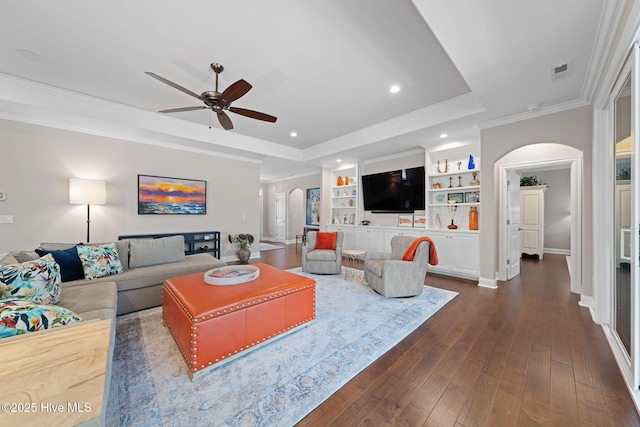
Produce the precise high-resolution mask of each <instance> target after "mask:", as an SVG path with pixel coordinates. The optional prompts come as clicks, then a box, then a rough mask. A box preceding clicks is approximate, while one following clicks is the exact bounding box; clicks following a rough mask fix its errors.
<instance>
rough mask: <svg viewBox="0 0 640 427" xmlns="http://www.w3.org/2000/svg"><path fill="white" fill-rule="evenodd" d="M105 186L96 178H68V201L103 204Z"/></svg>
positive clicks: (72, 202) (81, 203)
mask: <svg viewBox="0 0 640 427" xmlns="http://www.w3.org/2000/svg"><path fill="white" fill-rule="evenodd" d="M106 201H107V186H106V183H105V182H104V181H100V180H97V179H80V178H71V179H69V203H70V204H72V205H104V204H105V203H106Z"/></svg>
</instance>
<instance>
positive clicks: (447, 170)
mask: <svg viewBox="0 0 640 427" xmlns="http://www.w3.org/2000/svg"><path fill="white" fill-rule="evenodd" d="M447 172H449V161H448V160H447V159H444V173H447Z"/></svg>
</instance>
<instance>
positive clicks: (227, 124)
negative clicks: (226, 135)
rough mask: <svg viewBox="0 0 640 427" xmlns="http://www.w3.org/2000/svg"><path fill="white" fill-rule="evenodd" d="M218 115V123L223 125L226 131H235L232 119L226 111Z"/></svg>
mask: <svg viewBox="0 0 640 427" xmlns="http://www.w3.org/2000/svg"><path fill="white" fill-rule="evenodd" d="M217 114H218V121H219V122H220V124H221V125H222V127H223V128H224V129H225V130H231V129H233V123H231V119H230V118H229V116H228V115H227V113H225V112H224V111H220V112H219V113H217Z"/></svg>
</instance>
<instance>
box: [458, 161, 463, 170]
mask: <svg viewBox="0 0 640 427" xmlns="http://www.w3.org/2000/svg"><path fill="white" fill-rule="evenodd" d="M460 166H462V162H458V170H460Z"/></svg>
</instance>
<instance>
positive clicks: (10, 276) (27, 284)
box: [0, 254, 61, 304]
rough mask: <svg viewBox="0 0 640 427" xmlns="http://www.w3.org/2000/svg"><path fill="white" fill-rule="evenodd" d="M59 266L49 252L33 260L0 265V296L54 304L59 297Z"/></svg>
mask: <svg viewBox="0 0 640 427" xmlns="http://www.w3.org/2000/svg"><path fill="white" fill-rule="evenodd" d="M60 283H61V278H60V266H59V265H58V263H57V262H56V260H55V259H54V258H53V256H52V255H51V254H47V255H45V256H43V257H42V258H39V259H37V260H34V261H27V262H23V263H21V264H10V265H3V266H0V295H1V296H2V298H20V299H27V300H33V301H35V302H36V303H38V304H55V303H56V302H58V299H59V298H60Z"/></svg>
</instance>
